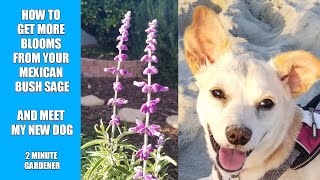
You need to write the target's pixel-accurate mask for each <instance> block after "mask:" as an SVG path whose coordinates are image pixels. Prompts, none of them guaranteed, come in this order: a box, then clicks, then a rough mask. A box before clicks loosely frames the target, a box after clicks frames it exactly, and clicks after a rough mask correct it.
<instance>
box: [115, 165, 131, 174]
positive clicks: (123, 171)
mask: <svg viewBox="0 0 320 180" xmlns="http://www.w3.org/2000/svg"><path fill="white" fill-rule="evenodd" d="M114 168H115V169H117V170H118V171H120V172H121V173H123V174H126V175H130V174H131V172H130V171H128V170H127V169H126V168H124V167H122V166H115V167H114Z"/></svg>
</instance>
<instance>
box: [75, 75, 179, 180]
mask: <svg viewBox="0 0 320 180" xmlns="http://www.w3.org/2000/svg"><path fill="white" fill-rule="evenodd" d="M142 80H143V79H136V78H135V79H122V78H121V79H120V82H121V84H122V86H123V90H122V91H121V92H120V95H119V97H122V98H125V99H127V100H128V101H129V102H128V104H127V105H125V107H128V108H134V109H140V107H141V104H143V103H144V102H146V99H147V96H146V94H144V93H142V92H141V88H139V87H136V86H133V81H142ZM114 81H115V78H110V77H101V78H96V77H95V78H87V77H82V79H81V96H86V95H90V94H93V95H95V96H97V97H99V98H100V99H103V100H105V101H106V102H108V100H109V99H110V98H112V97H113V95H114V92H113V89H112V84H113V82H114ZM88 86H90V87H91V88H88ZM156 97H159V98H160V99H161V101H160V103H159V104H158V109H157V111H156V112H155V113H154V114H152V115H151V121H150V123H152V124H157V125H160V126H161V129H162V132H163V133H164V134H165V136H166V137H169V138H170V139H169V140H168V141H167V142H166V144H165V146H164V152H165V153H166V154H167V155H169V156H170V157H171V158H173V159H174V160H176V161H177V162H178V130H177V129H175V128H173V127H171V126H170V125H168V124H167V123H166V122H165V119H166V118H167V117H168V116H171V115H178V90H177V89H170V90H169V91H168V92H159V93H157V94H153V95H152V99H155V98H156ZM111 113H112V107H108V106H107V105H104V106H98V107H81V123H82V125H81V132H82V134H85V135H87V136H91V137H95V131H94V128H93V127H94V125H95V124H99V123H100V119H102V120H103V121H104V122H105V123H106V124H108V122H109V119H110V116H111ZM134 125H135V124H133V123H128V126H129V127H132V126H134ZM128 141H129V142H132V143H134V144H137V145H139V146H142V145H143V137H142V135H131V136H128ZM150 141H151V143H153V144H155V142H156V140H155V139H151V140H150ZM168 174H169V176H168V179H178V167H174V166H171V167H169V169H168Z"/></svg>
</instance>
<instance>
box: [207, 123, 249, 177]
mask: <svg viewBox="0 0 320 180" xmlns="http://www.w3.org/2000/svg"><path fill="white" fill-rule="evenodd" d="M207 130H208V133H209V138H210V142H211V146H212V149H213V150H214V151H215V152H216V153H217V156H216V165H217V166H218V167H219V168H220V169H222V170H224V171H226V172H229V173H232V172H236V171H239V170H241V169H242V166H243V164H244V161H245V159H246V158H247V157H248V156H249V155H250V154H251V152H252V150H250V151H246V152H243V151H239V150H237V149H230V148H226V147H221V146H220V145H219V144H218V143H217V141H216V140H215V138H214V136H213V134H212V131H211V129H210V125H209V124H207ZM242 134H243V133H242ZM229 135H230V136H237V134H232V133H230V134H229ZM238 136H239V137H233V138H238V139H239V138H240V141H238V142H235V141H236V140H234V139H233V141H232V142H235V143H236V144H237V145H242V144H246V143H248V139H249V138H248V136H247V135H246V136H245V137H244V136H243V135H238ZM250 136H251V134H250ZM230 138H232V137H230ZM249 140H250V139H249ZM228 141H229V140H228ZM246 141H247V142H246ZM233 145H235V144H233Z"/></svg>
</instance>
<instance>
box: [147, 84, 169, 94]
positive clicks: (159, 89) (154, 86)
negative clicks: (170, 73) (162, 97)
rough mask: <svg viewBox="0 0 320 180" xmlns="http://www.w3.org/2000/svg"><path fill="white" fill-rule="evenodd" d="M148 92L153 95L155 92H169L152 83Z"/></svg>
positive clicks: (166, 88)
mask: <svg viewBox="0 0 320 180" xmlns="http://www.w3.org/2000/svg"><path fill="white" fill-rule="evenodd" d="M150 90H151V92H153V93H156V92H165V91H169V88H168V87H167V86H161V85H160V84H158V83H154V84H152V85H151V86H150Z"/></svg>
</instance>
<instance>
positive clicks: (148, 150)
mask: <svg viewBox="0 0 320 180" xmlns="http://www.w3.org/2000/svg"><path fill="white" fill-rule="evenodd" d="M144 147H145V146H144V145H143V146H142V148H141V149H139V150H138V151H137V153H136V154H135V155H134V157H136V158H137V157H139V158H140V159H141V160H148V158H149V155H150V153H152V152H153V148H152V147H151V144H149V145H148V146H147V148H146V150H145V148H144Z"/></svg>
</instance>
